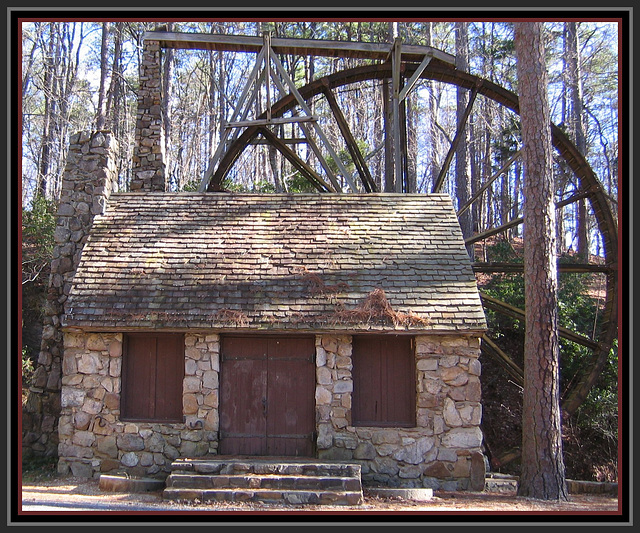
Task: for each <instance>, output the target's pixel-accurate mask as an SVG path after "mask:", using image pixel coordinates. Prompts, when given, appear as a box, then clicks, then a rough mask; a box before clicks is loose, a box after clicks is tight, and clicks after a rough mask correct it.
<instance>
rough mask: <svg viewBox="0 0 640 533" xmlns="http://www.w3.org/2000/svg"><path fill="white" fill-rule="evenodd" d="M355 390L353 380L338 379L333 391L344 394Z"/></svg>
mask: <svg viewBox="0 0 640 533" xmlns="http://www.w3.org/2000/svg"><path fill="white" fill-rule="evenodd" d="M352 391H353V381H352V380H346V379H343V380H340V381H336V382H335V383H334V385H333V392H334V394H342V393H345V392H352Z"/></svg>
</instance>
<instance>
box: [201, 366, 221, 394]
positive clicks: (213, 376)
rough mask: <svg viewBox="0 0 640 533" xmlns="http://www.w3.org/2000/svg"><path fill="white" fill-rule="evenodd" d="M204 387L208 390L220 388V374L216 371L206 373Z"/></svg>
mask: <svg viewBox="0 0 640 533" xmlns="http://www.w3.org/2000/svg"><path fill="white" fill-rule="evenodd" d="M202 385H203V386H204V387H206V388H208V389H217V388H218V373H217V372H216V371H215V370H209V371H208V372H205V373H204V376H203V378H202Z"/></svg>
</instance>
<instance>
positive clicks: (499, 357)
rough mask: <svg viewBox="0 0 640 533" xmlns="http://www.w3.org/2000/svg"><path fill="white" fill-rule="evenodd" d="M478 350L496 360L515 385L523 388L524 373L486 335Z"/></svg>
mask: <svg viewBox="0 0 640 533" xmlns="http://www.w3.org/2000/svg"><path fill="white" fill-rule="evenodd" d="M480 348H481V350H482V352H483V353H485V354H486V355H488V356H490V357H492V358H493V359H494V360H496V361H497V362H498V363H499V364H500V365H501V366H502V367H503V368H504V369H505V370H506V371H507V373H508V374H509V375H510V376H511V377H512V378H513V379H514V381H515V383H516V384H517V385H520V386H521V387H522V386H524V372H523V371H522V369H521V368H520V367H519V366H518V365H517V364H516V363H515V362H514V361H513V359H512V358H511V357H509V356H508V355H507V354H506V353H505V352H504V351H503V350H502V349H501V348H500V347H499V346H498V345H497V344H496V343H495V342H493V341H492V340H491V339H490V338H489V336H488V335H486V334H485V335H483V337H482V343H481V344H480Z"/></svg>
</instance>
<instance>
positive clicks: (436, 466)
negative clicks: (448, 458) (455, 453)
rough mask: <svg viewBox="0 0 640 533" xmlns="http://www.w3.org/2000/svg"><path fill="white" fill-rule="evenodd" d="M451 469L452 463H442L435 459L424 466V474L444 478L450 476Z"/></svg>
mask: <svg viewBox="0 0 640 533" xmlns="http://www.w3.org/2000/svg"><path fill="white" fill-rule="evenodd" d="M452 470H453V463H449V462H447V463H443V462H441V461H436V462H434V463H431V464H430V465H429V466H427V468H425V470H424V475H425V476H427V477H433V478H437V479H446V478H448V477H450V476H451V471H452Z"/></svg>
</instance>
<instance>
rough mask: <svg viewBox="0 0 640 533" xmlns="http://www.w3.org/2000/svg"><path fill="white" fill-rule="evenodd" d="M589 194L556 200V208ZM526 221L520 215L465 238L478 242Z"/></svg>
mask: <svg viewBox="0 0 640 533" xmlns="http://www.w3.org/2000/svg"><path fill="white" fill-rule="evenodd" d="M588 195H589V194H588V193H586V192H583V193H577V194H574V195H573V196H571V197H570V198H567V199H566V200H562V201H560V202H556V209H558V208H560V207H563V206H565V205H567V204H570V203H572V202H575V201H576V200H577V199H579V198H580V197H585V196H588ZM523 222H524V218H523V217H519V218H514V219H513V220H511V221H509V222H507V223H505V224H502V225H501V226H496V227H495V228H493V229H489V230H486V231H483V232H480V233H477V234H475V235H472V236H471V237H469V238H468V239H465V241H464V242H465V244H467V245H468V244H473V243H474V242H478V241H481V240H483V239H486V238H487V237H491V236H493V235H497V234H498V233H502V232H503V231H506V230H508V229H509V228H513V227H515V226H517V225H518V224H522V223H523Z"/></svg>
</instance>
